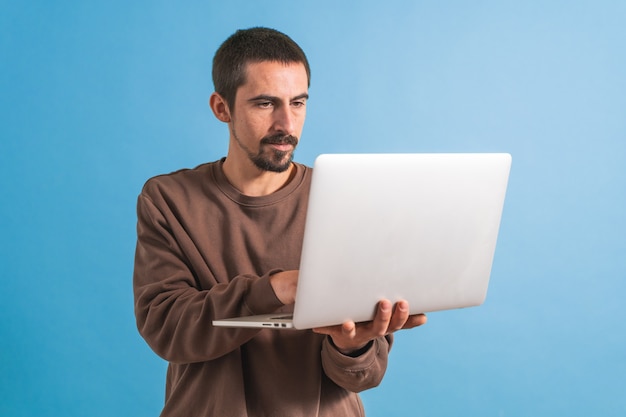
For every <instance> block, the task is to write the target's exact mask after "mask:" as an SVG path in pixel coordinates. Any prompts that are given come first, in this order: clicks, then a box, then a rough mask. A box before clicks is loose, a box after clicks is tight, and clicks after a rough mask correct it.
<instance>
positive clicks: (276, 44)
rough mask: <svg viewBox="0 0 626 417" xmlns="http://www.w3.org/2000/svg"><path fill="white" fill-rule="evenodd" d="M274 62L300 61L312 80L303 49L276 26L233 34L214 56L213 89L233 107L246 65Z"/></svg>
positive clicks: (308, 78)
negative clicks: (275, 27) (274, 27)
mask: <svg viewBox="0 0 626 417" xmlns="http://www.w3.org/2000/svg"><path fill="white" fill-rule="evenodd" d="M264 61H273V62H282V63H284V64H291V63H302V64H304V68H305V70H306V74H307V82H308V83H309V85H310V83H311V69H310V67H309V62H308V60H307V58H306V55H305V54H304V51H303V50H302V48H300V46H298V44H297V43H295V42H294V41H293V40H292V39H291V38H290V37H289V36H287V35H285V34H284V33H281V32H279V31H277V30H275V29H270V28H264V27H254V28H250V29H240V30H238V31H237V32H235V33H234V34H232V35H231V36H230V37H229V38H228V39H226V40H225V41H224V43H222V45H221V46H220V47H219V48H218V49H217V52H215V56H214V57H213V74H212V75H213V85H214V87H215V91H216V92H217V93H218V94H219V95H221V96H222V98H224V100H226V102H227V103H228V104H229V105H230V106H233V105H234V103H235V96H236V94H237V89H238V88H239V87H240V86H242V85H243V84H245V82H246V65H247V64H249V63H256V62H264Z"/></svg>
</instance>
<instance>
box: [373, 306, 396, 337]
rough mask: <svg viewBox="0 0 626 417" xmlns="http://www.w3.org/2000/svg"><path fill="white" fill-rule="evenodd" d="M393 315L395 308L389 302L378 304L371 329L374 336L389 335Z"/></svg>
mask: <svg viewBox="0 0 626 417" xmlns="http://www.w3.org/2000/svg"><path fill="white" fill-rule="evenodd" d="M392 314H393V306H392V304H391V302H390V301H389V300H382V301H380V302H379V303H378V311H377V312H376V316H375V317H374V320H373V321H372V323H371V327H370V328H371V330H372V333H373V336H384V335H385V334H387V329H388V328H389V321H390V320H391V316H392Z"/></svg>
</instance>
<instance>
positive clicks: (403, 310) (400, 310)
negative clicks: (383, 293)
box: [387, 300, 409, 332]
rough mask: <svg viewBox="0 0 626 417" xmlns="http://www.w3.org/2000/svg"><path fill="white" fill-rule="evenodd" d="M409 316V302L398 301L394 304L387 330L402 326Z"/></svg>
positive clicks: (392, 330)
mask: <svg viewBox="0 0 626 417" xmlns="http://www.w3.org/2000/svg"><path fill="white" fill-rule="evenodd" d="M408 318H409V303H407V302H406V301H404V300H401V301H398V302H397V303H396V305H395V308H394V311H393V315H392V316H391V320H390V321H389V328H388V329H387V331H388V332H395V331H396V330H400V329H402V328H403V327H404V325H405V324H406V322H407V320H408Z"/></svg>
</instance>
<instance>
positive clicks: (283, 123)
mask: <svg viewBox="0 0 626 417" xmlns="http://www.w3.org/2000/svg"><path fill="white" fill-rule="evenodd" d="M295 129H296V115H294V114H293V112H292V111H291V109H290V108H289V106H279V107H276V109H275V110H274V130H275V131H276V132H280V133H283V134H285V135H293V134H294V133H295Z"/></svg>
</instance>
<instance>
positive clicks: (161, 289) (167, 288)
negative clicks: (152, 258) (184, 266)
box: [135, 274, 282, 363]
mask: <svg viewBox="0 0 626 417" xmlns="http://www.w3.org/2000/svg"><path fill="white" fill-rule="evenodd" d="M268 275H269V274H267V275H265V276H263V277H254V276H239V277H236V278H234V279H233V280H232V281H231V282H230V283H229V284H218V285H216V286H214V287H213V288H211V289H209V290H202V291H200V290H198V289H196V288H193V286H190V285H186V284H185V283H184V282H180V281H179V282H178V283H175V282H173V280H171V279H170V280H163V281H158V282H155V283H152V284H146V285H142V284H141V280H140V279H137V277H136V280H135V281H136V287H135V314H136V318H137V327H138V329H139V332H140V333H141V335H142V336H143V337H144V339H145V340H146V342H147V343H148V344H149V345H150V347H151V348H152V349H153V350H154V351H155V352H156V353H157V354H158V355H159V356H161V357H163V358H164V359H166V360H167V361H170V362H174V363H193V362H202V361H207V360H211V359H215V358H218V357H220V356H222V355H225V354H227V353H229V352H231V351H232V350H234V349H237V348H238V347H239V346H241V345H242V344H244V343H245V342H247V341H248V340H250V339H251V338H252V337H254V336H255V335H256V334H257V333H258V331H257V330H250V329H228V328H216V327H213V326H212V324H211V323H212V321H213V320H215V319H220V318H225V317H234V316H241V315H251V314H258V313H260V312H270V311H274V310H275V309H277V308H279V307H280V306H282V303H280V301H279V300H278V299H277V298H276V296H275V295H274V294H273V291H272V289H271V287H270V286H269V282H268Z"/></svg>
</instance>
